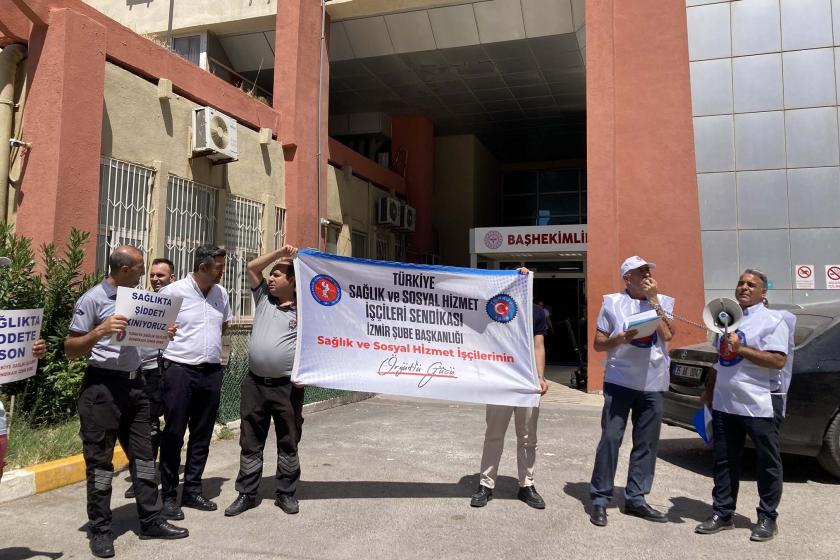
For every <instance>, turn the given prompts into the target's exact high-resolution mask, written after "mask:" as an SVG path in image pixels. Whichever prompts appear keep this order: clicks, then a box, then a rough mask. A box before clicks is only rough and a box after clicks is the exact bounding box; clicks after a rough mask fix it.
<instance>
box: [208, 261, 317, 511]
mask: <svg viewBox="0 0 840 560" xmlns="http://www.w3.org/2000/svg"><path fill="white" fill-rule="evenodd" d="M296 252H297V249H296V248H294V247H291V246H289V245H286V246H285V247H282V248H281V249H278V250H276V251H272V252H270V253H266V254H264V255H261V256H259V257H257V258H256V259H254V260H252V261H251V262H249V263H248V282H249V284H250V285H251V290H252V291H253V294H254V300H255V301H256V304H257V306H256V310H255V312H254V326H253V329H252V330H251V338H250V340H249V344H248V359H249V370H250V371H249V372H248V375H246V376H245V378H244V379H243V380H242V386H241V393H242V400H241V401H240V405H239V413H240V418H241V419H242V422H241V428H240V429H241V431H240V435H239V446H240V447H241V448H242V452H241V454H240V458H239V476H237V477H236V490H237V492H239V496H238V497H237V498H236V500H234V502H233V503H232V504H231V505H230V506H228V508H227V509H226V510H225V515H226V516H228V517H232V516H234V515H239V514H240V513H242V512H244V511H247V510H249V509H251V508H253V507H254V506H255V505H256V494H257V490H258V489H259V485H260V478H261V477H262V471H263V448H264V447H265V440H266V437H267V436H268V428H269V424H270V422H271V420H272V419H273V420H274V430H275V432H276V434H277V488H276V492H277V499H276V500H275V501H274V504H275V505H276V506H277V507H279V508H280V509H282V510H283V511H284V512H286V513H289V514H295V513H297V512H298V511H299V506H298V501H297V498H296V497H295V490H296V488H297V483H298V480H299V479H300V460H299V459H298V453H297V446H298V443H299V442H300V435H301V426H302V425H303V416H302V412H303V387H297V386H295V385H294V384H293V383H292V381H291V377H290V375H291V370H292V365H293V364H294V361H295V344H296V339H297V307H296V306H295V268H294V266H293V264H292V261H291V259H290V257H292V256H293V255H294V254H295V253H296ZM277 259H281V260H280V261H279V262H277V263H276V264H275V265H274V266H273V267H272V269H271V274H269V277H268V282H266V280H265V279H264V278H263V275H262V274H263V270H264V269H265V268H266V267H267V266H268V265H270V264H271V263H272V262H274V261H276V260H277Z"/></svg>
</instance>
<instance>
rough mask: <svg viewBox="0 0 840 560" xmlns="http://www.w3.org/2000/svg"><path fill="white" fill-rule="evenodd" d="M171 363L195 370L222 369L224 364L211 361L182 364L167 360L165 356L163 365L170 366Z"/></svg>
mask: <svg viewBox="0 0 840 560" xmlns="http://www.w3.org/2000/svg"><path fill="white" fill-rule="evenodd" d="M171 365H174V366H181V367H182V368H185V369H191V370H194V371H216V370H219V369H222V364H214V363H211V362H204V363H201V364H182V363H181V362H175V361H173V360H167V359H165V358H164V360H163V367H165V368H168V367H169V366H171Z"/></svg>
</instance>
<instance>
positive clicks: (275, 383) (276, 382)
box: [248, 371, 292, 387]
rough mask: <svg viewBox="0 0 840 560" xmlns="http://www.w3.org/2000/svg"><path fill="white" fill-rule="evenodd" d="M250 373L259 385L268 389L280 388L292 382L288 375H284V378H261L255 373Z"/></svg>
mask: <svg viewBox="0 0 840 560" xmlns="http://www.w3.org/2000/svg"><path fill="white" fill-rule="evenodd" d="M248 373H249V374H250V375H251V378H253V380H254V381H256V382H257V384H259V385H264V386H266V387H280V386H281V385H288V384H289V383H291V382H292V378H291V377H289V376H288V375H284V376H283V377H261V376H259V375H257V374H256V373H254V372H253V371H249V372H248Z"/></svg>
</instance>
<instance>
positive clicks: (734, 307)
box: [703, 298, 744, 334]
mask: <svg viewBox="0 0 840 560" xmlns="http://www.w3.org/2000/svg"><path fill="white" fill-rule="evenodd" d="M743 318H744V312H743V310H742V309H741V306H740V305H738V302H737V301H735V300H734V299H729V298H717V299H713V300H712V301H710V302H709V303H707V304H706V307H704V308H703V323H704V324H705V325H706V328H707V329H709V330H710V331H712V332H714V333H717V334H728V333H730V332H733V331H734V330H735V329H737V328H738V325H739V324H740V323H741V319H743Z"/></svg>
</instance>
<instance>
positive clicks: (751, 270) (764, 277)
mask: <svg viewBox="0 0 840 560" xmlns="http://www.w3.org/2000/svg"><path fill="white" fill-rule="evenodd" d="M741 274H752V275H753V276H757V277H759V278H761V282H762V284H764V288H765V289H766V288H767V275H766V274H764V273H763V272H761V271H760V270H758V269H757V268H746V269H744V272H742V273H741Z"/></svg>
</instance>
